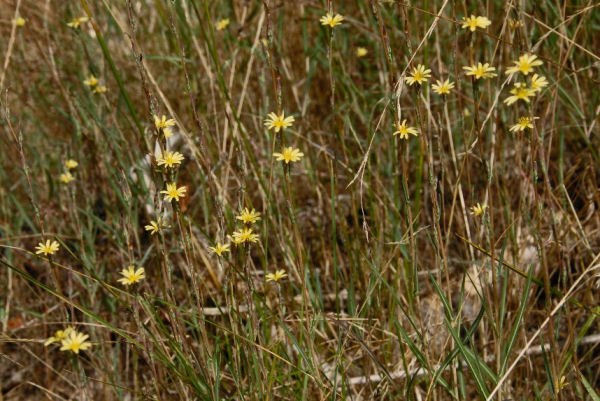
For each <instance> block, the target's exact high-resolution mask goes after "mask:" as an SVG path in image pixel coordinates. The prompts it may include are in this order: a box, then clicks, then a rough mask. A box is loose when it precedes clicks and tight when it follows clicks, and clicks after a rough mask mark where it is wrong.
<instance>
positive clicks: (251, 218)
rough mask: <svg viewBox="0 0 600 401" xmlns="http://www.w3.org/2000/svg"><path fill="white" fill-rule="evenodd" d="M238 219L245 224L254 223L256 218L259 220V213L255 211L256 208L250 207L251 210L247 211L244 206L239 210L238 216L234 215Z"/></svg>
mask: <svg viewBox="0 0 600 401" xmlns="http://www.w3.org/2000/svg"><path fill="white" fill-rule="evenodd" d="M235 218H236V219H238V220H241V221H243V222H244V223H245V224H254V223H256V222H257V221H258V220H260V213H259V212H257V211H256V210H254V209H252V211H249V210H248V208H247V207H245V208H244V209H243V210H242V211H241V212H240V215H239V216H236V217H235Z"/></svg>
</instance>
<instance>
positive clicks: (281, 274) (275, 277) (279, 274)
mask: <svg viewBox="0 0 600 401" xmlns="http://www.w3.org/2000/svg"><path fill="white" fill-rule="evenodd" d="M285 277H287V273H286V272H285V270H276V271H275V273H268V274H266V275H265V278H266V279H267V281H275V282H277V281H279V280H281V279H282V278H285Z"/></svg>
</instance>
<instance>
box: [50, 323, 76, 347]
mask: <svg viewBox="0 0 600 401" xmlns="http://www.w3.org/2000/svg"><path fill="white" fill-rule="evenodd" d="M72 331H73V327H71V326H68V327H67V328H66V329H64V330H57V331H56V333H54V335H53V336H52V337H48V339H47V340H46V342H44V347H47V346H48V345H50V344H52V343H58V342H61V341H62V340H64V339H65V338H67V336H68V335H69V333H70V332H72Z"/></svg>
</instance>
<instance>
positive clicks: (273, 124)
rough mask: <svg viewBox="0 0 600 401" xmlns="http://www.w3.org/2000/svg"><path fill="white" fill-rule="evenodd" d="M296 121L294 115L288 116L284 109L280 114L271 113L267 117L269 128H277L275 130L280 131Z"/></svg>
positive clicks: (266, 121)
mask: <svg viewBox="0 0 600 401" xmlns="http://www.w3.org/2000/svg"><path fill="white" fill-rule="evenodd" d="M294 121H295V120H294V116H289V117H286V116H285V114H284V112H283V111H282V112H281V114H280V115H277V114H275V113H269V114H268V115H267V118H266V119H265V125H266V126H267V128H268V129H273V128H275V132H279V130H281V129H282V128H287V127H291V126H292V123H293V122H294Z"/></svg>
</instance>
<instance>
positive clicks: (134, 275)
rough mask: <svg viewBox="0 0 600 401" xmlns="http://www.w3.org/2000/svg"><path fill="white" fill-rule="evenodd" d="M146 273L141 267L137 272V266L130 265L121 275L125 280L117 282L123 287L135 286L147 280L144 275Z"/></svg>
mask: <svg viewBox="0 0 600 401" xmlns="http://www.w3.org/2000/svg"><path fill="white" fill-rule="evenodd" d="M145 272H146V271H145V270H144V268H143V267H140V268H139V269H137V270H136V269H135V266H133V265H129V266H127V268H126V269H123V270H121V275H122V276H123V278H120V279H118V280H117V281H118V282H119V283H121V284H123V285H131V284H135V283H137V282H138V281H140V280H142V279H145V278H146V275H145V274H144V273H145Z"/></svg>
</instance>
